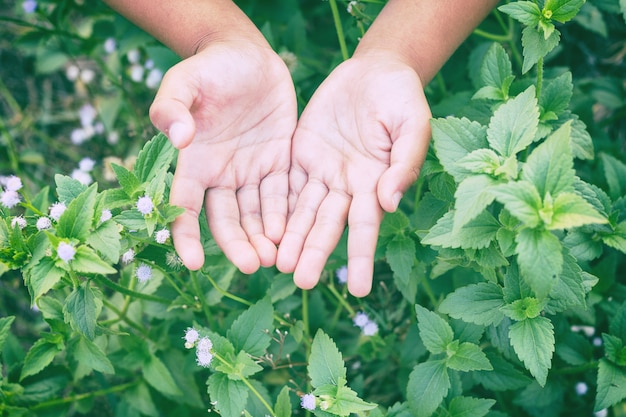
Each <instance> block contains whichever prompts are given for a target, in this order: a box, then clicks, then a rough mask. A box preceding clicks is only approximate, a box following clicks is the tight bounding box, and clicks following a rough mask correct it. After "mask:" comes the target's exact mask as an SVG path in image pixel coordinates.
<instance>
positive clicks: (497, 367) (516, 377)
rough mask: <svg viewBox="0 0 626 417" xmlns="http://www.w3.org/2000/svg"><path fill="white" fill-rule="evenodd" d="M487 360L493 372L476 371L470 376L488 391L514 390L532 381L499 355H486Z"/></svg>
mask: <svg viewBox="0 0 626 417" xmlns="http://www.w3.org/2000/svg"><path fill="white" fill-rule="evenodd" d="M487 359H489V362H490V363H491V365H492V366H493V370H491V371H476V372H474V373H472V376H473V377H474V378H475V379H476V381H477V382H478V383H479V384H481V385H482V386H484V387H485V388H486V389H488V390H492V391H507V390H516V389H520V388H522V387H525V386H527V385H528V384H530V382H531V381H532V380H531V379H530V378H529V377H527V376H526V375H525V374H523V373H522V372H521V371H519V370H518V369H517V368H516V367H515V366H513V365H512V364H511V363H510V362H508V361H507V360H505V359H504V358H503V357H502V356H500V355H496V354H493V353H487Z"/></svg>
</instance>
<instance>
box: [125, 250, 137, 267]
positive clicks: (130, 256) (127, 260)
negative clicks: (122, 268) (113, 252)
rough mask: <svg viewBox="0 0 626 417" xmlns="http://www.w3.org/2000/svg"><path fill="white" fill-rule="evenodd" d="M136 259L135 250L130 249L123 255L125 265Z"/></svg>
mask: <svg viewBox="0 0 626 417" xmlns="http://www.w3.org/2000/svg"><path fill="white" fill-rule="evenodd" d="M134 259H135V251H134V250H133V249H128V250H127V251H126V252H124V254H123V255H122V262H123V263H125V264H129V263H131V262H132V261H133V260H134Z"/></svg>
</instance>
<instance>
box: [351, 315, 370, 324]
mask: <svg viewBox="0 0 626 417" xmlns="http://www.w3.org/2000/svg"><path fill="white" fill-rule="evenodd" d="M353 321H354V325H355V326H357V327H360V328H363V327H365V325H366V324H367V323H369V321H370V318H369V317H368V316H367V314H365V313H363V312H359V313H356V315H355V316H354V320H353Z"/></svg>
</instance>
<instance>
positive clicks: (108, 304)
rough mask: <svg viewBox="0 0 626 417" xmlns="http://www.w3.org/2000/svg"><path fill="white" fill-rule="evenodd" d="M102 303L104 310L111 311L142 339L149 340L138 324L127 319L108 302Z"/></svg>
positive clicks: (103, 301)
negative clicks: (141, 336) (139, 334)
mask: <svg viewBox="0 0 626 417" xmlns="http://www.w3.org/2000/svg"><path fill="white" fill-rule="evenodd" d="M102 303H103V304H104V306H105V307H106V308H108V309H109V310H111V311H113V312H114V313H115V314H117V315H118V316H119V318H120V319H121V320H122V321H123V322H124V323H126V324H128V325H129V326H130V327H132V328H133V329H135V330H136V331H137V332H139V333H141V335H143V337H145V338H146V339H148V338H149V335H148V333H147V332H146V330H145V329H144V327H143V326H140V325H139V324H137V323H135V322H134V321H132V320H131V319H129V318H128V317H126V316H125V315H124V314H122V312H121V311H120V310H119V309H118V308H117V307H115V306H114V305H113V304H112V303H110V302H109V301H108V300H102Z"/></svg>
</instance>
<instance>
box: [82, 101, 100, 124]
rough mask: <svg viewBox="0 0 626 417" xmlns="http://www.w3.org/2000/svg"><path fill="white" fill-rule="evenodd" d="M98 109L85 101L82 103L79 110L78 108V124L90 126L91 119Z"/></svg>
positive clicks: (94, 117)
mask: <svg viewBox="0 0 626 417" xmlns="http://www.w3.org/2000/svg"><path fill="white" fill-rule="evenodd" d="M97 115H98V111H97V110H96V108H95V107H94V106H92V105H91V104H89V103H87V104H84V105H83V106H82V107H81V108H80V110H78V117H79V118H80V125H81V126H82V127H87V126H92V125H93V121H94V120H95V119H96V116H97Z"/></svg>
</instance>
